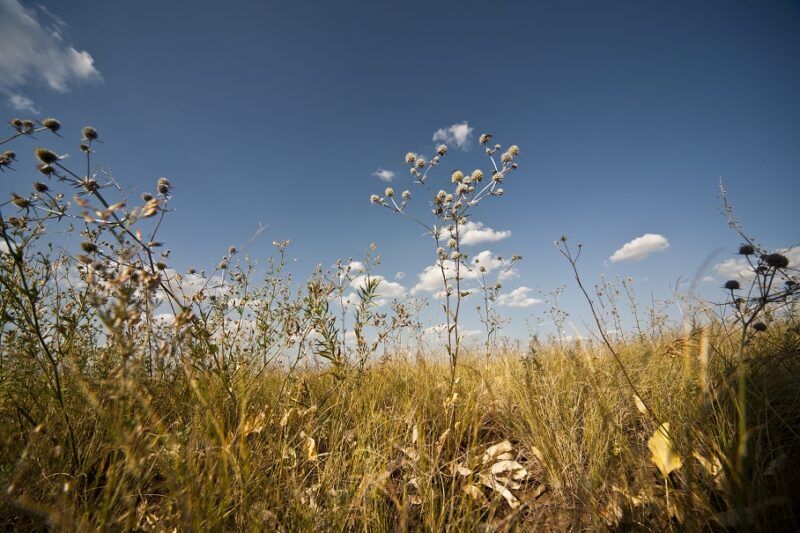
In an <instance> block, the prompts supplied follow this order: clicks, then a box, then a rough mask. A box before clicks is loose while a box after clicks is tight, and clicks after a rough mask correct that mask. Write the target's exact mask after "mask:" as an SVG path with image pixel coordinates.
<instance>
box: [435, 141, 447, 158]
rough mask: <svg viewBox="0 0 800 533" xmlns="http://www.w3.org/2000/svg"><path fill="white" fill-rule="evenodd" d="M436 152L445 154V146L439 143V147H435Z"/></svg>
mask: <svg viewBox="0 0 800 533" xmlns="http://www.w3.org/2000/svg"><path fill="white" fill-rule="evenodd" d="M436 153H437V154H439V155H440V156H441V155H444V154H446V153H447V146H445V145H443V144H440V145H439V147H438V148H436Z"/></svg>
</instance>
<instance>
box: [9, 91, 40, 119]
mask: <svg viewBox="0 0 800 533" xmlns="http://www.w3.org/2000/svg"><path fill="white" fill-rule="evenodd" d="M8 105H10V106H11V108H12V109H13V110H14V111H19V112H20V113H30V114H32V115H36V114H38V113H39V110H38V109H36V106H35V105H34V104H33V100H31V99H30V98H28V97H27V96H23V95H21V94H12V95H9V97H8Z"/></svg>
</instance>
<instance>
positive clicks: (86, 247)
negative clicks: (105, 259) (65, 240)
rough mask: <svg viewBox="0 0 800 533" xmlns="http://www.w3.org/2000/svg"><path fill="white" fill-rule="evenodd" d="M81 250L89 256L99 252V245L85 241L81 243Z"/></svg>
mask: <svg viewBox="0 0 800 533" xmlns="http://www.w3.org/2000/svg"><path fill="white" fill-rule="evenodd" d="M81 250H83V251H84V252H86V253H87V254H91V253H94V252H96V251H97V245H96V244H95V243H93V242H89V241H83V242H82V243H81Z"/></svg>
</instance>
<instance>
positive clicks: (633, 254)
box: [610, 233, 669, 263]
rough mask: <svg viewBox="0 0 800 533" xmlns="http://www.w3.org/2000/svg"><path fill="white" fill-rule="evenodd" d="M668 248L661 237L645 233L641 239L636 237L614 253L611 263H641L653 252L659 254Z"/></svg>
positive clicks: (664, 238) (665, 239)
mask: <svg viewBox="0 0 800 533" xmlns="http://www.w3.org/2000/svg"><path fill="white" fill-rule="evenodd" d="M667 248H669V242H668V241H667V238H666V237H664V236H663V235H659V234H657V233H645V234H644V235H642V236H641V237H636V238H635V239H633V240H632V241H630V242H627V243H625V245H624V246H623V247H622V248H620V249H619V250H617V251H616V252H614V254H613V255H612V256H611V258H610V259H611V262H612V263H616V262H617V261H641V260H642V259H644V258H645V257H647V256H648V255H650V254H652V253H653V252H661V251H664V250H666V249H667Z"/></svg>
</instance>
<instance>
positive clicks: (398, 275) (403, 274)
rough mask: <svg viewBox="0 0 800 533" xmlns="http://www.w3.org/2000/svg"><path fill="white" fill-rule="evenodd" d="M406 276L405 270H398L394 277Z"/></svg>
mask: <svg viewBox="0 0 800 533" xmlns="http://www.w3.org/2000/svg"><path fill="white" fill-rule="evenodd" d="M404 277H406V273H405V272H398V273H397V274H395V275H394V279H403V278H404Z"/></svg>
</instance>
